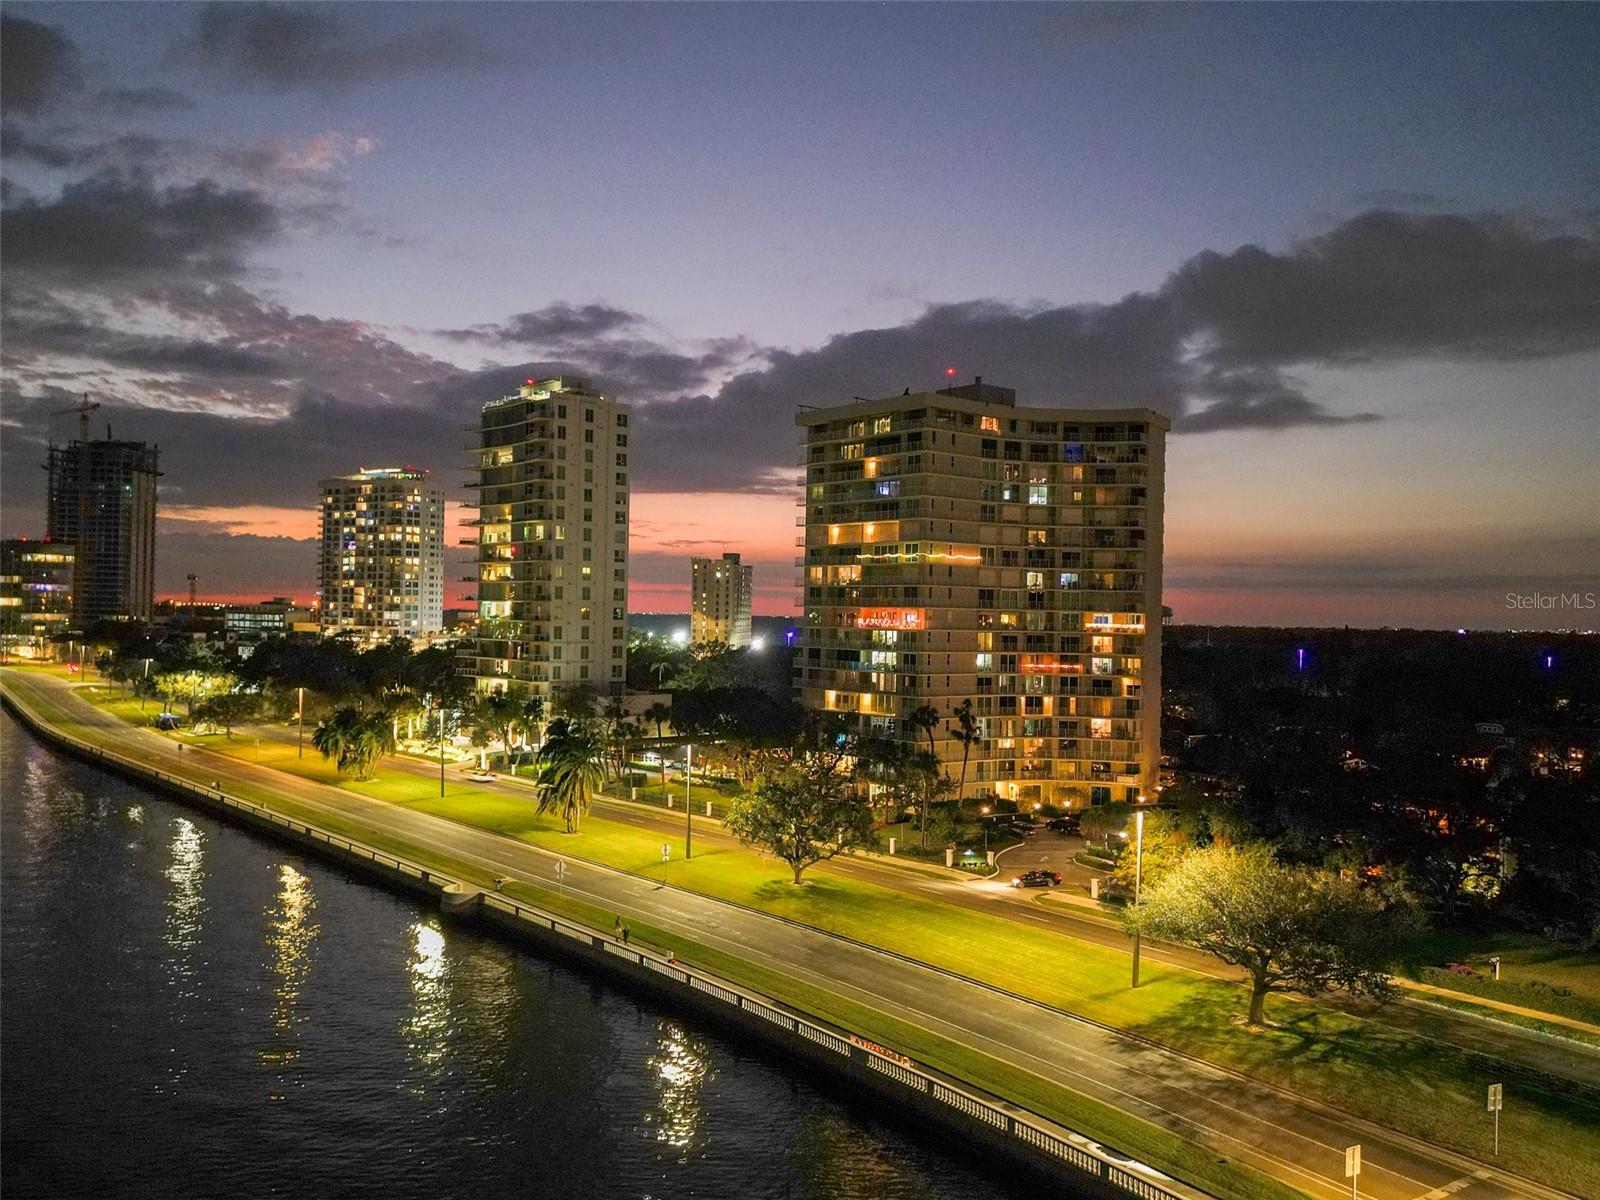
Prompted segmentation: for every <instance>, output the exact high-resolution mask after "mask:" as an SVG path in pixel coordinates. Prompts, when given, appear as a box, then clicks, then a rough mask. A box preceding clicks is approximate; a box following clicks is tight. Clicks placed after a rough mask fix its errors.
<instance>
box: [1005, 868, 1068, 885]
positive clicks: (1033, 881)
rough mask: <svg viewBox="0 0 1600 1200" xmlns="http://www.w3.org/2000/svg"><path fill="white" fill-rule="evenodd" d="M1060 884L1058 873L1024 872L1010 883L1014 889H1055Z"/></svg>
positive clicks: (1059, 874) (1059, 873)
mask: <svg viewBox="0 0 1600 1200" xmlns="http://www.w3.org/2000/svg"><path fill="white" fill-rule="evenodd" d="M1060 882H1061V872H1060V871H1024V872H1023V873H1022V874H1021V875H1018V876H1017V877H1016V878H1015V879H1013V880H1012V881H1011V886H1012V887H1014V888H1025V887H1055V886H1056V885H1058V884H1059V883H1060Z"/></svg>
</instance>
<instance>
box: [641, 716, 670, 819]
mask: <svg viewBox="0 0 1600 1200" xmlns="http://www.w3.org/2000/svg"><path fill="white" fill-rule="evenodd" d="M644 719H645V720H646V721H649V722H651V723H652V724H654V725H655V727H656V756H657V757H658V758H660V759H661V798H662V799H663V800H665V799H666V796H667V753H666V747H665V746H663V745H662V744H661V743H662V740H663V735H662V729H663V728H664V727H665V726H666V723H667V722H668V721H670V720H672V706H671V705H670V704H663V703H662V702H661V701H659V700H657V701H656V702H655V703H654V704H652V705H651V706H650V707H649V708H647V709H645V710H644Z"/></svg>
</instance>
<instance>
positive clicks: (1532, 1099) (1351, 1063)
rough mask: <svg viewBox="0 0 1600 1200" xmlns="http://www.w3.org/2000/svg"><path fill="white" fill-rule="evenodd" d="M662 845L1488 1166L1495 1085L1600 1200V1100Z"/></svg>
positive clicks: (241, 745)
mask: <svg viewBox="0 0 1600 1200" xmlns="http://www.w3.org/2000/svg"><path fill="white" fill-rule="evenodd" d="M201 740H203V741H205V742H206V743H207V744H208V745H210V746H211V747H212V748H214V749H218V750H220V751H222V752H224V753H230V754H234V755H236V756H238V757H239V758H242V759H251V758H253V757H254V755H255V754H256V753H257V752H258V751H257V749H256V747H255V746H254V745H253V744H252V743H247V742H246V741H245V740H244V739H238V738H236V739H234V741H233V742H232V743H231V744H230V743H228V741H227V740H226V739H224V738H222V737H221V736H220V735H218V736H216V737H213V738H207V739H201ZM259 753H260V754H261V761H262V762H264V763H269V764H271V765H275V766H279V767H282V768H284V769H287V770H290V771H293V772H295V773H297V774H302V775H305V776H308V777H312V778H316V779H319V780H322V781H324V782H331V783H339V784H340V785H341V786H344V787H348V788H350V789H352V790H355V791H358V792H361V793H362V794H364V795H368V796H372V797H374V798H376V799H382V800H386V801H389V802H391V803H398V804H405V805H408V806H411V807H414V808H418V809H421V810H423V811H426V812H430V813H434V814H437V815H440V816H444V817H448V818H451V819H453V820H458V821H463V822H466V823H469V824H472V825H476V826H479V827H482V828H486V829H491V830H494V831H496V832H499V833H503V834H505V835H507V836H510V837H515V838H518V839H521V840H523V841H527V842H530V843H533V844H535V845H539V846H543V847H546V848H549V849H551V850H556V851H559V852H561V853H564V854H568V855H571V856H573V857H579V858H584V859H590V860H593V861H596V862H601V863H605V864H607V865H611V866H615V867H620V868H623V869H625V870H630V871H635V872H638V873H640V874H646V875H649V876H651V877H661V876H662V874H663V867H662V864H661V857H660V850H659V847H660V844H661V835H660V834H659V833H657V832H654V831H650V830H639V829H636V828H633V827H630V826H626V825H623V824H621V823H619V822H615V821H608V820H606V819H604V818H602V817H597V816H591V817H589V818H587V819H586V820H585V821H584V826H583V833H582V834H581V835H580V836H578V837H571V836H568V835H566V834H564V833H562V832H561V831H560V830H559V828H558V826H557V823H556V822H555V821H554V820H553V819H549V818H545V817H540V816H538V815H537V814H536V813H535V811H534V806H533V804H532V803H531V801H530V800H529V799H524V798H522V797H517V796H502V795H499V794H496V793H489V792H484V791H481V790H478V789H475V788H472V787H470V786H467V785H463V784H460V783H457V782H455V781H451V783H450V785H449V787H448V789H447V795H446V796H445V797H444V798H443V799H441V798H440V797H439V795H438V790H437V783H436V782H432V781H429V780H427V779H419V778H415V777H410V776H405V775H401V774H399V773H397V772H393V771H386V772H382V773H380V776H379V778H377V779H376V780H374V781H371V782H367V783H351V782H348V781H340V780H339V779H338V777H337V775H336V774H335V773H334V772H333V771H332V770H331V769H330V768H329V767H327V766H326V765H325V764H324V763H323V762H322V760H321V759H320V758H319V757H316V756H315V754H314V752H313V751H311V750H309V749H308V750H307V755H306V757H305V758H304V759H303V760H298V759H296V758H295V757H294V748H293V747H292V746H283V745H281V744H276V743H264V744H263V745H262V746H261V747H260V749H259ZM362 836H366V835H364V834H363V835H362ZM670 844H671V846H672V851H673V856H672V861H671V862H669V863H668V864H667V865H666V867H665V878H666V879H667V880H668V881H669V882H672V883H675V884H678V885H681V886H683V887H686V888H690V889H693V890H695V891H698V892H702V893H704V894H707V895H711V896H715V897H718V898H721V899H725V900H730V901H733V902H736V903H740V904H745V905H749V906H751V907H754V908H758V909H760V910H763V911H766V912H770V913H774V914H777V915H781V916H785V917H790V918H792V919H795V920H798V921H802V922H805V923H806V924H810V925H814V926H816V927H818V928H822V929H827V930H831V931H834V932H837V933H841V934H845V935H848V936H852V937H856V938H859V939H861V940H863V941H868V942H871V943H872V944H875V945H879V946H883V947H885V948H888V949H892V950H897V951H900V952H902V953H905V954H907V955H909V956H912V957H915V958H917V959H920V960H922V961H924V962H928V963H932V964H935V965H938V966H943V967H947V968H949V969H952V970H955V971H958V972H960V973H962V974H964V975H967V976H970V977H972V978H976V979H980V980H983V981H986V982H990V983H993V984H996V985H998V986H1001V987H1004V988H1006V989H1008V990H1010V991H1013V992H1017V993H1019V994H1022V995H1026V996H1029V997H1032V998H1034V999H1038V1000H1041V1001H1044V1002H1045V1003H1048V1004H1052V1005H1055V1006H1057V1007H1059V1008H1062V1009H1065V1010H1067V1011H1071V1012H1075V1013H1079V1014H1082V1015H1083V1016H1086V1017H1089V1018H1092V1019H1094V1020H1098V1021H1102V1022H1105V1023H1106V1024H1109V1025H1113V1026H1117V1027H1119V1028H1124V1029H1128V1030H1131V1031H1133V1032H1136V1033H1140V1034H1143V1035H1145V1036H1147V1037H1150V1038H1153V1039H1155V1040H1157V1041H1160V1042H1163V1043H1165V1044H1167V1045H1171V1046H1174V1047H1176V1048H1178V1049H1181V1050H1184V1051H1186V1052H1189V1053H1193V1054H1197V1055H1200V1056H1203V1057H1205V1058H1208V1059H1210V1060H1212V1061H1214V1062H1217V1063H1220V1064H1223V1065H1225V1066H1229V1067H1232V1068H1235V1069H1238V1070H1241V1071H1245V1072H1247V1073H1249V1074H1251V1075H1254V1076H1256V1077H1258V1078H1261V1079H1264V1080H1268V1081H1270V1082H1273V1083H1276V1084H1280V1085H1282V1086H1285V1087H1289V1088H1292V1089H1293V1090H1295V1091H1298V1092H1301V1093H1303V1094H1305V1095H1308V1096H1314V1097H1317V1098H1319V1099H1322V1100H1324V1101H1327V1102H1329V1103H1332V1104H1335V1105H1337V1106H1339V1107H1341V1108H1343V1109H1345V1110H1347V1111H1349V1112H1352V1113H1355V1114H1358V1115H1360V1116H1364V1117H1367V1118H1369V1119H1372V1120H1376V1121H1379V1122H1381V1123H1383V1124H1385V1125H1389V1126H1391V1127H1393V1128H1396V1129H1400V1130H1403V1131H1405V1132H1407V1133H1411V1134H1413V1135H1416V1136H1419V1137H1421V1138H1424V1139H1426V1140H1428V1141H1430V1142H1434V1143H1437V1144H1439V1145H1443V1146H1449V1147H1452V1148H1454V1149H1458V1150H1462V1151H1465V1152H1467V1153H1470V1154H1473V1155H1475V1156H1478V1157H1482V1158H1485V1159H1487V1158H1489V1157H1490V1141H1491V1126H1490V1124H1489V1122H1488V1121H1487V1120H1485V1119H1484V1116H1483V1114H1482V1107H1483V1088H1484V1085H1485V1084H1486V1083H1488V1082H1503V1083H1504V1084H1505V1085H1506V1093H1507V1104H1506V1108H1505V1111H1504V1112H1503V1114H1502V1118H1501V1120H1502V1125H1503V1126H1504V1128H1503V1135H1504V1136H1503V1137H1502V1139H1501V1155H1500V1158H1499V1160H1498V1161H1500V1162H1502V1163H1504V1165H1506V1166H1507V1167H1508V1168H1510V1169H1512V1170H1517V1171H1521V1172H1523V1173H1525V1174H1528V1175H1531V1176H1533V1177H1536V1178H1539V1179H1541V1180H1544V1181H1545V1182H1547V1183H1550V1184H1553V1185H1555V1186H1559V1187H1564V1188H1567V1189H1569V1190H1572V1191H1575V1192H1578V1193H1580V1194H1600V1095H1597V1094H1596V1092H1595V1091H1594V1090H1593V1089H1586V1088H1583V1087H1581V1086H1579V1085H1576V1084H1573V1083H1570V1082H1568V1081H1564V1080H1554V1079H1550V1078H1547V1077H1544V1076H1542V1075H1540V1074H1538V1073H1536V1072H1532V1071H1527V1070H1521V1069H1519V1068H1516V1067H1514V1066H1511V1065H1509V1064H1504V1063H1501V1062H1498V1061H1493V1060H1487V1059H1483V1058H1481V1057H1479V1056H1476V1055H1473V1054H1470V1053H1467V1052H1465V1051H1460V1050H1455V1049H1452V1048H1449V1047H1446V1046H1444V1045H1442V1044H1441V1043H1439V1042H1437V1041H1432V1040H1427V1039H1424V1038H1421V1037H1416V1036H1413V1035H1410V1034H1408V1033H1406V1032H1404V1031H1402V1030H1397V1029H1394V1028H1392V1027H1389V1026H1386V1025H1382V1024H1379V1023H1375V1022H1370V1021H1365V1020H1362V1019H1361V1018H1360V1017H1358V1016H1353V1015H1348V1014H1345V1013H1341V1012H1337V1011H1334V1010H1332V1009H1330V1008H1328V1007H1325V1006H1320V1005H1313V1004H1302V1003H1292V1004H1291V1003H1277V1004H1275V1005H1274V1006H1273V1008H1272V1012H1273V1015H1274V1017H1275V1018H1276V1019H1277V1020H1279V1021H1280V1022H1282V1027H1281V1028H1278V1029H1275V1030H1272V1031H1248V1030H1245V1029H1242V1028H1240V1027H1238V1026H1237V1025H1235V1024H1234V1023H1232V1021H1231V1020H1230V1018H1231V1017H1233V1016H1235V1015H1237V1014H1238V1013H1240V1012H1241V1011H1242V1009H1243V993H1242V991H1241V989H1239V988H1237V987H1235V986H1234V985H1232V984H1228V983H1225V982H1221V981H1217V980H1212V979H1207V978H1204V977H1201V976H1197V975H1194V974H1192V973H1189V972H1185V971H1181V970H1177V969H1174V968H1167V967H1163V966H1161V965H1160V964H1158V963H1152V962H1149V961H1148V960H1147V963H1146V967H1145V971H1144V983H1143V986H1141V987H1140V988H1139V989H1138V990H1137V991H1133V990H1131V989H1130V988H1129V987H1128V979H1127V976H1128V966H1129V963H1128V958H1127V956H1126V955H1125V954H1122V953H1120V952H1117V951H1114V950H1110V949H1107V948H1103V947H1098V946H1095V945H1092V944H1089V943H1086V942H1081V941H1077V940H1075V939H1072V938H1070V937H1067V936H1064V935H1061V934H1058V933H1052V932H1046V931H1042V930H1037V929H1033V928H1030V927H1028V926H1024V925H1021V924H1018V923H1016V922H1012V921H1007V920H1005V919H1003V918H1000V917H990V916H986V915H984V914H981V913H974V912H970V911H967V910H963V909H957V908H954V907H950V906H947V905H942V904H939V903H938V902H937V901H933V900H927V899H922V898H919V897H915V896H909V895H907V894H905V893H903V892H898V891H894V890H891V889H888V888H884V887H879V886H875V885H872V884H866V883H861V882H858V881H855V880H843V879H839V878H835V877H825V876H819V877H817V878H816V879H815V880H814V881H813V882H811V883H810V884H809V885H808V886H806V887H803V888H795V887H793V886H792V885H790V884H788V883H786V882H784V879H785V878H786V875H787V870H786V868H785V867H783V865H782V864H779V863H776V862H775V861H774V860H772V859H770V858H767V857H764V856H760V855H757V854H755V853H751V852H746V851H738V850H729V849H709V848H702V849H700V850H699V851H698V852H697V853H696V855H695V857H694V859H693V860H692V861H690V862H684V861H682V857H681V850H682V842H681V836H680V835H676V834H674V835H673V836H672V837H671V839H670ZM1513 1098H1514V1102H1513Z"/></svg>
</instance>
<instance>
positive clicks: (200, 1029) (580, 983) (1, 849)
mask: <svg viewBox="0 0 1600 1200" xmlns="http://www.w3.org/2000/svg"><path fill="white" fill-rule="evenodd" d="M0 819H3V842H0V896H3V897H4V902H3V905H0V1102H3V1106H4V1113H3V1122H0V1190H3V1191H4V1193H5V1194H6V1196H7V1197H8V1198H10V1200H22V1198H24V1197H35V1196H37V1197H52V1198H55V1197H74V1196H152V1195H160V1196H163V1197H171V1198H175V1200H176V1198H182V1197H196V1198H199V1197H205V1198H207V1200H209V1198H212V1197H217V1196H229V1195H231V1196H237V1197H257V1196H272V1195H293V1196H300V1197H340V1196H357V1195H382V1196H386V1197H400V1196H419V1197H421V1196H427V1197H430V1198H438V1197H454V1196H467V1195H481V1196H484V1197H486V1198H487V1197H497V1198H498V1197H506V1196H515V1197H529V1198H539V1200H545V1198H556V1197H602V1196H604V1197H623V1198H626V1197H638V1198H647V1197H649V1198H656V1197H660V1198H668V1197H694V1196H699V1197H713V1198H720V1197H729V1198H739V1200H742V1198H745V1197H793V1198H794V1200H802V1198H804V1200H811V1198H815V1200H833V1198H839V1200H845V1198H849V1197H871V1198H872V1200H896V1198H899V1197H905V1198H907V1200H910V1198H913V1197H914V1198H917V1200H922V1198H924V1197H951V1198H954V1197H962V1198H963V1200H1000V1198H1002V1197H1005V1198H1010V1200H1014V1198H1016V1197H1019V1196H1021V1195H1022V1194H1024V1193H1023V1190H1022V1189H1021V1188H1019V1187H1017V1186H1016V1185H1015V1184H1011V1185H1007V1184H1006V1183H1004V1182H997V1181H995V1180H994V1179H992V1178H990V1177H989V1175H988V1173H986V1172H985V1171H983V1170H982V1164H981V1163H979V1162H976V1161H974V1160H973V1159H971V1158H958V1157H952V1156H947V1155H945V1154H944V1153H942V1152H941V1150H940V1149H939V1148H937V1147H936V1145H935V1144H934V1143H933V1141H932V1140H930V1139H925V1138H924V1137H922V1136H921V1135H920V1134H919V1133H918V1131H916V1130H915V1129H914V1128H913V1127H911V1126H910V1125H909V1124H908V1123H906V1122H904V1121H900V1120H893V1121H890V1120H884V1119H880V1118H879V1117H878V1116H876V1115H874V1113H873V1112H872V1110H871V1106H870V1102H866V1101H854V1100H851V1099H848V1098H847V1097H845V1096H844V1095H842V1094H840V1093H836V1092H833V1091H831V1090H821V1089H819V1088H817V1087H815V1086H813V1085H812V1084H810V1083H808V1082H805V1081H803V1080H802V1078H801V1077H800V1075H799V1074H798V1072H797V1070H794V1069H791V1068H790V1067H789V1065H788V1064H786V1063H784V1062H783V1061H781V1060H779V1059H776V1058H771V1057H768V1056H767V1055H766V1054H765V1053H764V1052H762V1051H759V1050H756V1049H753V1048H750V1047H747V1046H745V1045H743V1044H741V1043H738V1042H734V1041H729V1040H727V1039H725V1038H723V1037H720V1036H719V1035H718V1034H717V1032H716V1030H715V1028H714V1027H713V1026H711V1025H710V1024H709V1023H701V1022H698V1021H695V1020H686V1019H683V1018H681V1017H679V1016H676V1015H673V1014H671V1013H669V1012H667V1011H664V1010H661V1009H657V1008H655V1007H652V1006H651V1005H650V1004H649V1003H648V1002H646V1001H643V1000H641V998H639V997H637V996H634V995H633V994H631V993H628V992H625V991H621V990H617V989H616V988H614V987H613V986H611V985H609V984H605V983H601V982H599V981H597V980H595V979H593V978H590V977H588V976H585V975H583V974H581V973H579V972H576V971H573V970H570V969H568V968H566V967H563V966H560V965H556V964H551V963H547V962H544V961H542V960H540V959H538V958H536V957H534V956H532V955H530V954H528V953H526V952H523V951H521V950H519V949H516V948H514V947H511V946H509V945H505V944H502V943H500V942H497V941H495V940H493V939H490V938H487V937H482V936H477V935H474V934H470V933H467V932H464V931H463V930H461V929H460V928H459V927H456V926H453V925H452V926H444V925H441V923H440V922H439V919H438V917H437V915H436V914H434V913H433V912H431V911H430V910H429V909H427V908H426V907H423V906H422V905H420V904H418V903H416V902H413V901H410V900H407V899H406V898H403V897H400V896H397V895H393V894H390V893H389V892H386V891H384V890H382V889H380V888H377V887H374V886H372V885H370V884H367V883H364V882H361V881H359V880H357V879H354V878H352V877H349V876H346V875H345V874H343V873H342V872H341V871H340V870H339V869H338V868H337V867H334V866H331V865H328V864H324V863H322V862H319V861H317V860H314V859H309V858H305V857H302V856H300V855H298V854H295V853H292V852H288V851H285V850H284V849H282V848H280V847H277V846H274V845H272V844H271V843H269V842H265V841H261V840H258V839H256V838H255V837H253V836H251V835H249V834H247V833H244V832H242V831H240V830H238V829H235V828H232V827H230V826H227V825H225V824H222V823H220V822H218V821H215V820H213V819H212V818H210V817H208V816H206V815H204V814H201V813H198V812H196V811H193V810H189V809H186V808H184V807H182V806H180V805H177V804H174V803H172V802H170V801H167V800H164V799H161V798H159V797H158V796H156V795H155V794H153V793H150V792H147V791H145V790H143V789H141V788H138V787H136V786H134V785H132V784H129V783H125V782H123V781H121V780H118V779H114V778H112V777H110V776H106V775H103V774H101V773H99V772H97V771H95V770H93V769H92V768H90V767H87V766H85V765H82V764H80V763H77V762H75V761H73V760H71V759H67V758H64V757H61V756H59V755H57V754H55V753H54V752H53V751H50V750H48V749H46V748H44V747H43V746H41V745H40V744H38V743H37V742H35V741H33V740H32V739H31V738H30V737H29V736H28V735H27V734H26V733H25V732H24V731H22V729H21V728H20V727H19V726H18V725H17V724H16V723H15V721H14V720H12V718H10V717H9V716H5V715H0Z"/></svg>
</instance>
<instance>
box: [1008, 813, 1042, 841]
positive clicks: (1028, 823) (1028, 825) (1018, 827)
mask: <svg viewBox="0 0 1600 1200" xmlns="http://www.w3.org/2000/svg"><path fill="white" fill-rule="evenodd" d="M1005 827H1006V828H1007V829H1009V830H1011V832H1012V833H1020V834H1021V835H1022V836H1023V837H1032V836H1033V835H1034V834H1036V833H1038V832H1039V830H1041V829H1043V828H1044V826H1043V825H1041V824H1039V822H1037V821H1035V820H1033V819H1032V818H1030V817H1017V818H1015V819H1014V820H1010V821H1007V822H1006V824H1005Z"/></svg>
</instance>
